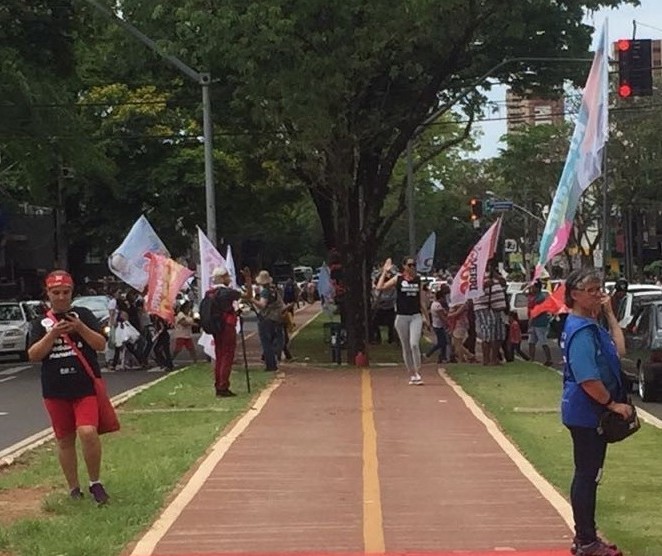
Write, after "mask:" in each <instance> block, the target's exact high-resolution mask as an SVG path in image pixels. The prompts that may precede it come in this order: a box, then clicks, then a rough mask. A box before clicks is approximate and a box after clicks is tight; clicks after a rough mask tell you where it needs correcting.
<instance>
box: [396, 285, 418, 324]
mask: <svg viewBox="0 0 662 556" xmlns="http://www.w3.org/2000/svg"><path fill="white" fill-rule="evenodd" d="M395 295H396V297H395V310H396V313H397V314H398V315H416V314H418V313H420V312H421V277H420V276H418V275H417V276H415V277H414V278H413V279H412V280H407V279H406V278H405V277H404V276H402V275H400V276H398V281H397V283H396V286H395Z"/></svg>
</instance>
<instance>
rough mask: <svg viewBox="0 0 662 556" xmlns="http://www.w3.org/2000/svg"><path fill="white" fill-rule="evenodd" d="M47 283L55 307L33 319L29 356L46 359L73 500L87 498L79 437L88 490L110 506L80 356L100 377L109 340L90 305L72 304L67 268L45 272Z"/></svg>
mask: <svg viewBox="0 0 662 556" xmlns="http://www.w3.org/2000/svg"><path fill="white" fill-rule="evenodd" d="M45 285H46V295H47V296H48V300H49V301H50V304H51V311H49V312H48V314H47V315H46V317H44V318H40V319H35V320H34V321H32V322H31V323H30V332H29V339H28V342H29V348H28V357H29V359H30V361H41V388H42V394H43V398H44V405H45V406H46V410H47V412H48V415H49V417H50V419H51V423H52V426H53V431H54V433H55V438H56V440H57V447H58V459H59V461H60V466H61V467H62V471H63V473H64V477H65V479H66V481H67V484H68V486H69V495H70V496H71V498H72V499H80V498H82V497H83V493H82V491H81V488H80V483H79V480H78V458H77V455H76V437H78V438H79V439H80V441H81V445H82V448H83V456H84V459H85V464H86V466H87V473H88V476H89V479H90V485H89V492H90V494H91V495H92V497H93V498H94V500H95V501H96V503H97V504H105V503H106V502H107V501H108V494H107V493H106V490H105V489H104V487H103V485H102V484H101V482H100V481H99V474H100V470H101V440H100V439H99V434H98V432H97V427H98V423H99V408H98V405H97V398H96V394H95V390H94V383H93V382H92V379H91V378H90V377H89V376H88V374H87V372H86V370H85V365H84V364H83V363H82V362H81V360H80V357H84V358H85V359H86V360H87V363H88V366H89V367H90V368H91V369H92V371H93V372H94V374H95V376H97V377H100V376H101V369H100V367H99V362H98V360H97V352H98V351H103V350H104V349H105V347H106V339H105V338H104V336H103V334H102V333H101V325H100V324H99V321H98V320H97V318H96V317H95V316H94V315H93V314H92V312H91V311H90V310H89V309H86V308H85V307H75V308H72V305H71V300H72V293H73V287H74V283H73V279H72V277H71V275H70V274H69V273H68V272H65V271H64V270H55V271H53V272H51V273H50V274H49V275H48V276H46V284H45ZM75 347H77V348H78V349H75Z"/></svg>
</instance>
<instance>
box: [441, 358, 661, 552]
mask: <svg viewBox="0 0 662 556" xmlns="http://www.w3.org/2000/svg"><path fill="white" fill-rule="evenodd" d="M448 372H449V375H450V376H451V377H452V378H453V379H454V380H455V381H456V382H457V383H458V384H460V385H461V386H462V388H463V389H464V390H465V391H466V392H467V393H468V394H469V395H470V396H471V397H472V398H474V399H475V400H476V401H477V402H478V403H479V404H481V405H482V406H483V407H484V408H485V409H486V411H487V412H488V414H490V415H491V416H492V417H493V418H494V420H496V421H497V422H498V423H499V424H500V426H501V428H502V429H503V430H504V432H505V433H506V434H507V435H508V436H509V437H510V439H511V440H512V441H513V442H514V443H515V444H516V445H517V446H518V447H519V449H520V451H521V452H522V453H523V454H524V456H525V457H526V458H527V459H528V460H529V461H530V462H531V463H532V464H533V465H534V467H535V468H536V469H537V470H538V471H539V472H540V473H541V474H542V475H543V476H544V477H545V478H546V479H547V480H548V481H549V482H550V483H552V484H553V485H554V486H555V487H556V488H557V489H558V490H559V491H560V492H562V493H563V494H564V495H565V497H566V499H569V490H570V481H571V479H572V470H573V466H572V444H571V441H570V434H569V432H568V431H567V429H566V428H565V427H564V426H563V425H562V424H561V422H560V414H559V413H558V411H551V409H552V408H558V407H559V400H560V395H561V386H562V384H561V377H560V376H559V375H558V374H557V373H555V372H553V371H551V370H549V369H547V368H543V367H541V366H539V365H532V364H530V363H522V362H517V363H509V364H507V365H504V366H503V367H498V368H495V367H483V366H478V365H449V366H448ZM661 447H662V430H659V429H657V428H655V427H653V426H650V425H646V424H644V425H643V427H642V430H641V431H639V432H638V433H637V434H636V435H634V436H633V437H631V438H629V439H627V440H625V441H623V442H620V443H617V444H612V445H610V446H609V448H608V450H607V459H606V463H605V469H604V475H603V479H602V482H601V484H600V487H599V488H598V509H597V514H596V516H597V523H598V527H599V528H600V529H601V532H602V534H603V535H604V536H605V537H607V538H608V539H609V540H611V541H612V542H615V543H617V544H618V545H619V547H621V548H624V549H626V553H627V554H628V555H630V556H660V555H661V554H662V527H660V524H662V505H661V504H660V502H659V501H660V492H662V473H660V456H661V455H662V448H661Z"/></svg>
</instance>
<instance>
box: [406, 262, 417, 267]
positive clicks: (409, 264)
mask: <svg viewBox="0 0 662 556" xmlns="http://www.w3.org/2000/svg"><path fill="white" fill-rule="evenodd" d="M405 266H414V267H415V266H416V263H407V264H406V265H405Z"/></svg>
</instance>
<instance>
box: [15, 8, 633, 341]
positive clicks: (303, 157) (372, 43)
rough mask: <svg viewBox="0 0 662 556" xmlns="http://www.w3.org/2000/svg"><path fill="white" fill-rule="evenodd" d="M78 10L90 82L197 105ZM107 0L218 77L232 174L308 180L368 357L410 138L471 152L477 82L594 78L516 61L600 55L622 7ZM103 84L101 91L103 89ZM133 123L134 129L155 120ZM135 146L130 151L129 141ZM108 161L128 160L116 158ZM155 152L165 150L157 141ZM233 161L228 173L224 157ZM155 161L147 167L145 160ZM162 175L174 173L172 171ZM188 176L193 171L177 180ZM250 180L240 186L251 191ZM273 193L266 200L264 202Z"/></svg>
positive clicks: (548, 87)
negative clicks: (610, 13) (370, 295)
mask: <svg viewBox="0 0 662 556" xmlns="http://www.w3.org/2000/svg"><path fill="white" fill-rule="evenodd" d="M33 1H34V0H33ZM77 2H79V3H80V4H81V5H84V6H86V7H85V9H81V10H80V14H81V17H82V18H83V20H84V21H85V22H88V23H87V25H89V26H91V27H92V28H94V33H93V34H92V33H89V28H90V27H85V29H86V30H87V32H86V33H85V34H84V38H85V40H90V41H92V44H90V45H89V46H87V45H85V47H83V45H82V44H79V48H80V49H81V50H84V51H85V52H82V53H80V55H79V60H80V61H81V66H80V67H81V70H83V71H82V73H83V75H82V78H81V81H82V83H84V84H86V85H85V86H86V87H87V86H91V85H92V84H94V85H98V84H99V83H102V82H105V83H115V82H117V83H123V84H126V85H128V86H129V90H131V91H136V90H138V86H139V85H145V84H147V83H149V84H150V85H154V86H155V87H156V90H155V92H156V94H158V93H159V92H160V91H168V93H169V94H171V95H172V96H171V101H170V102H172V103H174V104H175V105H179V106H180V107H181V106H182V104H183V103H184V102H185V101H184V99H188V100H187V101H186V102H188V103H190V99H191V98H192V97H193V95H195V96H198V95H199V88H198V87H197V85H196V84H194V83H188V82H186V80H185V79H182V78H181V76H178V75H176V73H175V72H174V71H173V70H171V69H165V67H166V66H165V62H164V61H163V60H161V59H159V57H158V56H157V55H155V54H153V53H151V52H149V51H147V50H146V49H145V48H144V47H142V46H140V45H137V43H136V42H135V40H134V39H133V37H130V36H128V35H126V34H125V33H123V31H122V30H120V29H119V28H116V27H115V26H114V25H113V24H112V23H110V22H107V21H106V20H105V19H103V18H101V17H98V18H97V17H91V16H90V14H91V10H90V9H89V7H88V6H87V4H86V3H84V2H83V0H77ZM14 3H15V4H18V3H17V2H16V1H14ZM105 3H106V4H107V5H108V6H111V7H112V8H113V9H118V10H121V14H122V17H124V18H126V20H128V21H130V22H132V23H133V24H135V25H136V26H137V27H138V28H140V29H141V30H142V31H144V32H145V33H146V34H147V35H149V36H150V37H152V38H154V39H155V40H156V41H157V42H158V43H159V45H160V46H161V47H162V48H163V50H164V51H165V52H167V53H170V54H174V55H175V56H177V57H179V58H181V59H182V60H183V61H185V62H186V63H187V64H189V65H190V66H192V67H194V68H196V69H198V70H200V71H210V72H211V74H212V77H213V79H214V86H213V105H214V114H215V131H216V133H217V134H218V133H219V132H222V133H228V136H229V137H233V139H232V140H231V141H230V140H228V141H227V144H225V145H223V148H222V149H221V150H222V151H223V152H228V151H231V152H232V154H237V153H240V154H239V156H240V158H241V160H242V163H241V164H237V165H235V166H234V167H233V169H234V170H236V171H235V172H233V173H231V174H230V176H231V179H232V178H234V177H236V176H238V175H239V176H252V175H255V176H257V177H258V180H257V181H258V182H260V183H262V184H264V186H265V187H267V188H268V186H269V185H270V184H274V183H275V184H277V187H279V188H283V186H286V190H288V191H292V190H296V189H297V186H299V187H303V188H305V189H307V191H308V193H309V194H310V198H311V200H312V202H313V203H314V205H315V208H316V210H317V213H318V215H319V218H320V222H321V225H322V229H323V233H324V237H325V241H326V244H327V246H328V247H335V248H337V249H338V250H339V252H340V254H341V257H342V260H343V264H344V265H345V270H346V272H345V279H346V281H347V286H348V287H347V296H348V303H347V304H346V306H347V307H351V310H349V309H348V310H347V312H346V315H345V317H346V323H347V325H348V327H349V332H350V351H352V352H353V351H355V350H356V349H358V348H360V347H362V345H363V333H362V331H363V327H362V326H361V323H362V322H363V321H364V320H365V314H366V305H365V300H366V299H367V284H368V280H367V279H366V278H367V277H366V276H365V272H364V269H365V268H366V267H367V266H369V265H366V263H370V262H372V261H373V259H374V257H375V254H376V252H377V248H378V247H379V245H380V244H381V243H382V242H383V241H384V239H385V238H386V235H387V233H388V232H389V229H390V228H391V227H392V225H393V223H394V222H396V221H397V220H398V218H399V216H400V215H401V213H402V212H403V209H404V206H405V204H404V200H405V195H404V180H402V179H400V176H402V173H401V172H400V173H399V172H397V171H396V168H397V167H398V165H401V164H402V161H401V158H402V154H403V152H404V150H405V147H406V145H407V143H408V142H409V141H410V140H413V139H415V138H416V137H418V136H420V137H419V139H418V141H417V143H418V144H417V145H416V146H415V149H414V157H413V158H414V164H415V169H420V168H426V167H427V166H428V165H429V164H433V163H435V161H436V160H437V155H440V154H441V153H443V152H444V151H446V150H447V149H449V148H451V147H453V146H454V145H457V144H460V143H462V141H464V140H465V139H466V138H467V137H468V136H469V133H470V127H471V123H472V120H473V117H474V114H475V113H476V111H477V110H478V109H479V108H480V106H481V104H482V102H483V100H484V99H483V98H482V97H481V95H480V94H479V90H477V89H476V86H477V85H485V86H487V84H486V83H477V78H478V77H480V76H483V75H486V74H489V75H490V77H493V78H496V79H498V80H500V81H501V82H504V83H508V84H510V85H512V86H514V87H515V89H517V90H520V91H525V90H527V91H534V92H544V93H554V92H558V91H560V90H561V87H562V84H563V81H564V80H565V79H569V80H571V81H572V82H574V83H576V84H581V83H583V81H584V79H585V75H586V69H585V68H584V67H582V66H581V65H577V64H565V63H557V62H535V61H518V62H516V63H513V62H507V63H503V62H504V61H506V60H507V59H510V58H518V57H528V56H535V57H555V58H563V57H585V56H586V55H587V49H588V46H589V42H590V36H591V32H592V28H591V27H590V26H587V25H585V24H584V23H582V20H583V17H584V13H585V10H586V9H596V8H599V7H603V6H617V5H619V4H621V3H623V2H622V1H621V0H526V1H521V2H511V1H507V0H435V1H430V0H423V1H421V0H407V1H402V2H392V1H390V0H350V1H346V2H336V3H329V2H328V1H327V0H300V1H298V2H292V1H291V0H255V1H246V0H227V1H224V2H222V3H221V2H218V3H212V2H209V1H207V0H182V1H180V2H176V3H174V2H172V3H166V2H162V1H160V0H121V1H119V2H117V1H116V0H112V1H111V0H108V1H107V2H105ZM632 3H636V0H633V1H632ZM77 5H78V4H77ZM95 39H97V40H95ZM117 60H122V63H121V64H118V63H117ZM109 76H112V78H109ZM173 76H174V77H173ZM94 79H96V80H97V83H92V81H94ZM198 98H199V97H198ZM188 110H189V112H188V116H189V117H190V116H198V114H196V113H195V111H194V110H191V108H190V106H189V108H188ZM451 111H453V113H454V114H457V113H459V112H464V114H465V116H463V117H462V118H461V119H462V120H463V122H462V123H463V124H464V127H463V126H461V125H453V126H439V127H438V128H436V132H435V133H425V134H423V135H421V133H420V132H421V126H422V125H424V124H426V123H430V122H434V121H436V119H437V118H439V117H445V118H448V117H449V116H451ZM458 111H459V112H458ZM453 117H454V116H451V120H452V118H453ZM186 119H187V118H183V119H182V120H181V121H186ZM131 120H132V125H133V124H135V123H139V124H143V125H144V122H141V121H136V119H135V118H131ZM104 121H105V124H104V125H105V126H106V127H107V128H108V127H110V124H112V121H111V120H109V119H108V118H105V120H104ZM171 121H172V120H171ZM174 131H175V132H176V131H177V130H174ZM160 149H161V150H162V151H165V150H167V148H166V146H162V147H160ZM121 151H124V152H126V145H124V147H123V149H121ZM104 152H105V154H106V156H109V157H110V158H111V159H112V158H113V153H112V151H109V150H108V149H106V150H105V151H104ZM149 152H150V153H155V152H156V153H158V149H157V146H156V145H153V146H152V147H151V148H150V149H149ZM139 154H142V152H139ZM218 154H219V153H218V152H217V157H216V164H217V167H216V170H217V172H218V170H219V169H220V168H221V166H220V164H221V161H222V160H224V157H223V156H221V157H219V156H218ZM230 158H231V157H230ZM156 159H158V157H157V158H156ZM151 160H155V158H152V159H151ZM198 160H199V159H198ZM225 160H228V158H225ZM115 162H118V161H117V160H115ZM119 162H121V163H124V161H119ZM146 162H148V159H147V158H141V159H140V162H139V164H144V163H146ZM140 170H142V171H143V172H147V170H146V169H145V168H142V169H141V168H138V167H137V165H136V168H135V171H136V172H139V171H140ZM159 172H160V173H159V174H158V176H159V177H163V176H167V175H168V174H167V172H163V171H162V169H161V170H160V171H159ZM181 173H182V169H181V167H180V168H178V169H177V175H181ZM170 175H171V176H172V175H173V173H172V172H171V173H170ZM394 175H395V176H396V177H398V179H394ZM154 177H155V176H154V175H152V176H151V178H154ZM249 181H250V179H242V180H237V183H238V184H241V185H242V186H245V185H246V184H247V182H249ZM423 185H424V184H422V185H421V187H423ZM172 187H175V184H174V183H173V184H172ZM230 192H231V193H232V194H235V193H237V191H234V190H232V189H230ZM275 194H278V192H277V191H276V192H275ZM268 196H269V194H268V193H264V194H262V193H260V198H268ZM242 199H243V200H246V197H245V196H244V197H243V198H242V196H241V195H239V196H238V197H236V198H234V197H233V198H232V202H233V208H234V210H235V212H238V211H243V210H246V206H244V205H248V207H253V206H255V205H254V204H253V203H251V202H250V200H252V199H254V196H249V197H248V199H249V202H247V203H244V202H243V201H242ZM387 199H391V200H393V202H390V201H389V202H387ZM240 204H241V206H240ZM263 206H264V205H263ZM249 216H250V217H251V218H254V217H255V215H254V214H251V213H249ZM392 255H394V256H398V255H400V254H398V253H392Z"/></svg>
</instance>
